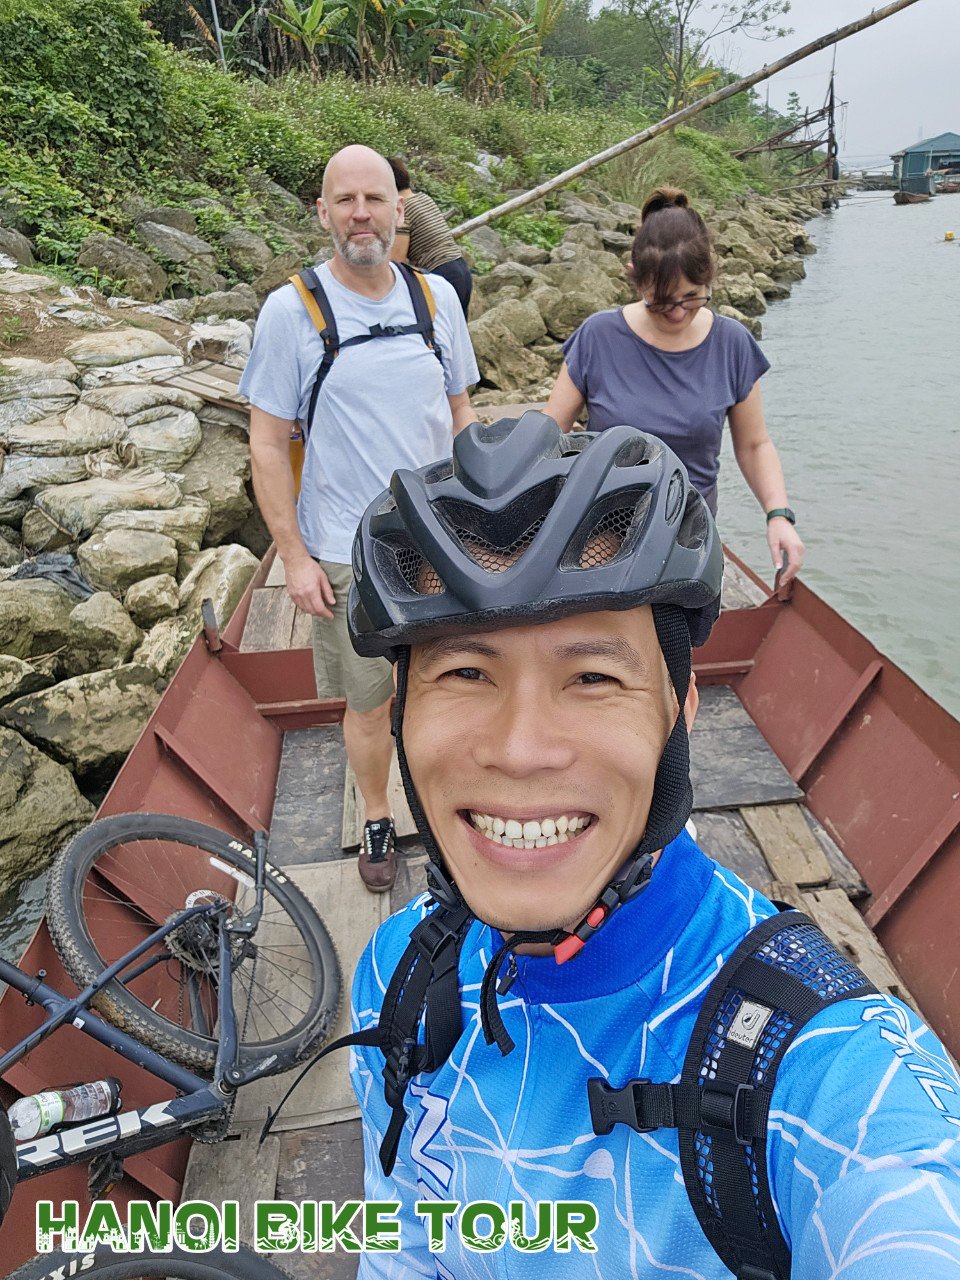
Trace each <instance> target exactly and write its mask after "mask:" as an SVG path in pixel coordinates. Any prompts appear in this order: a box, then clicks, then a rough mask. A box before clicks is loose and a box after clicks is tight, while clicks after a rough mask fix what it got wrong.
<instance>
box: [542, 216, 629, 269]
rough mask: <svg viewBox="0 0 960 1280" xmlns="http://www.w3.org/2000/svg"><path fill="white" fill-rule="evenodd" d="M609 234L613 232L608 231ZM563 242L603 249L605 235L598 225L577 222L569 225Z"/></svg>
mask: <svg viewBox="0 0 960 1280" xmlns="http://www.w3.org/2000/svg"><path fill="white" fill-rule="evenodd" d="M608 234H611V233H609V232H608ZM617 234H619V233H617ZM561 244H580V245H583V247H584V248H585V249H603V247H604V245H603V236H602V235H601V234H600V232H599V231H598V230H597V228H596V227H593V226H590V225H589V223H586V222H577V223H574V225H573V226H572V227H568V229H567V230H566V231H565V232H564V234H563V240H562V241H561ZM554 261H556V259H554Z"/></svg>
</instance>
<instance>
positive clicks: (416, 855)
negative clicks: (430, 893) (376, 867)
mask: <svg viewBox="0 0 960 1280" xmlns="http://www.w3.org/2000/svg"><path fill="white" fill-rule="evenodd" d="M426 891H427V855H426V853H424V851H423V845H421V844H420V843H419V842H418V843H417V844H410V845H407V846H406V848H405V850H404V852H403V854H402V856H401V857H399V858H398V859H397V878H396V880H395V881H394V884H393V888H392V889H391V890H390V910H391V911H392V912H395V911H399V910H400V909H401V907H405V906H406V905H407V903H408V902H411V901H412V900H413V899H414V898H417V897H419V896H420V894H421V893H426Z"/></svg>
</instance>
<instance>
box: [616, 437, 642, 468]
mask: <svg viewBox="0 0 960 1280" xmlns="http://www.w3.org/2000/svg"><path fill="white" fill-rule="evenodd" d="M647 445H648V441H646V440H630V441H628V442H627V443H626V444H625V445H621V447H620V448H619V449H618V450H617V456H616V457H615V458H614V460H613V465H614V466H615V467H639V466H642V465H643V464H644V463H646V462H649V461H650V457H651V451H650V450H649V449H648V448H647Z"/></svg>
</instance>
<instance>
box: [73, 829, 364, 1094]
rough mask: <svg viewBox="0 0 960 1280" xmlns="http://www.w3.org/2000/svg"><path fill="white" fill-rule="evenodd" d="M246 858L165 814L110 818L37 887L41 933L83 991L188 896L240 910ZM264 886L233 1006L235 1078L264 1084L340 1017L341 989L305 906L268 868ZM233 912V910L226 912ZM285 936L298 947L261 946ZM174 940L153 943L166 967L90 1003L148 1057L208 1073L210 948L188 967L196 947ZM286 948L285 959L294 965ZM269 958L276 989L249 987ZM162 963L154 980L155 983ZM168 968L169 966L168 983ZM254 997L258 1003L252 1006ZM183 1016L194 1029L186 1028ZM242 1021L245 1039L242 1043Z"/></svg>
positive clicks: (332, 957)
mask: <svg viewBox="0 0 960 1280" xmlns="http://www.w3.org/2000/svg"><path fill="white" fill-rule="evenodd" d="M121 850H122V853H121V852H120V851H121ZM118 854H119V856H118ZM254 856H255V855H254V853H253V850H252V849H251V848H250V846H249V845H246V844H244V843H243V842H241V841H239V840H235V839H234V838H233V837H232V836H229V835H227V834H226V833H224V832H222V831H218V830H216V828H214V827H208V826H205V825H204V824H203V823H200V822H193V821H191V820H189V819H187V818H179V817H174V816H171V815H168V814H151V813H128V814H118V815H116V816H114V817H109V818H102V819H100V820H99V821H97V822H94V823H92V824H91V825H90V826H89V827H87V828H85V829H84V830H83V831H81V832H80V833H79V834H78V835H77V836H75V837H74V838H73V840H71V841H70V843H69V844H68V845H67V846H66V848H65V849H64V850H63V851H62V852H61V854H60V855H59V856H58V858H57V860H56V862H55V863H54V865H53V867H52V869H51V873H50V880H49V883H48V887H47V925H48V928H49V930H50V935H51V937H52V939H53V942H54V946H55V947H56V949H57V953H58V954H59V956H60V959H61V960H62V961H63V964H64V967H65V968H66V970H67V972H68V973H69V974H70V976H71V978H73V980H74V982H76V983H78V984H79V985H80V986H81V987H83V986H85V985H86V984H87V983H89V982H91V981H93V980H94V979H95V978H97V977H98V976H99V975H100V974H101V973H102V972H103V970H104V968H105V967H106V966H107V965H108V964H110V963H111V962H112V961H114V960H117V959H119V958H120V956H121V955H123V954H124V953H125V952H126V951H128V950H129V949H130V948H131V946H132V945H133V944H134V943H135V942H136V941H137V940H140V939H142V938H145V937H146V936H147V934H148V933H149V932H151V931H152V930H153V929H155V928H156V927H157V925H158V924H160V923H162V922H163V920H164V919H168V918H170V915H171V914H172V913H173V912H174V911H180V910H182V909H183V907H184V905H185V903H186V902H187V901H188V899H189V895H190V894H191V893H200V894H216V895H217V896H218V897H220V898H230V897H231V894H232V895H233V896H234V897H235V898H237V899H241V901H242V898H241V895H243V894H249V886H252V884H253V880H252V874H251V873H252V872H253V870H254V865H255V864H254V862H253V859H254ZM154 860H157V863H158V865H154ZM161 873H162V874H161ZM265 880H266V886H265V893H264V914H263V918H262V921H261V926H260V930H259V931H258V935H255V936H254V939H253V946H252V950H253V954H252V955H251V956H250V957H248V958H244V959H243V960H242V963H241V965H240V967H239V968H238V969H236V970H235V971H234V1002H235V1006H236V1016H237V1030H238V1036H239V1037H240V1038H241V1042H242V1043H241V1049H240V1055H239V1064H240V1066H242V1067H250V1066H256V1067H257V1068H258V1070H259V1071H260V1072H261V1073H262V1074H265V1075H272V1074H274V1073H276V1072H279V1071H284V1070H287V1069H288V1068H289V1067H291V1066H294V1065H295V1064H296V1063H297V1062H300V1061H301V1060H302V1059H304V1058H306V1057H307V1056H309V1054H310V1053H311V1052H312V1051H313V1050H315V1049H316V1048H317V1047H318V1046H319V1045H320V1044H321V1043H322V1041H323V1040H324V1039H325V1038H326V1037H327V1036H328V1034H329V1031H330V1030H331V1029H332V1027H333V1025H334V1023H335V1022H336V1018H337V1014H338V1012H339V1009H340V999H341V987H342V984H341V978H340V966H339V963H338V961H337V954H336V950H335V948H334V945H333V941H332V939H331V937H330V935H329V933H328V932H327V929H326V927H325V925H324V923H323V921H322V920H321V919H320V916H319V915H318V914H317V912H316V911H315V910H314V908H313V906H312V905H311V904H310V903H309V902H308V901H307V899H306V898H305V897H304V896H303V894H302V893H301V892H300V890H299V889H297V887H296V886H295V885H294V884H292V883H291V881H290V880H289V878H288V877H287V875H286V873H285V872H284V871H283V870H282V869H280V868H276V867H274V866H273V865H272V864H270V863H268V865H267V875H266V877H265ZM244 886H247V887H244ZM117 903H120V904H122V911H121V913H120V914H121V916H122V921H121V924H122V928H123V929H124V930H129V931H132V933H133V937H132V939H131V934H130V932H124V933H123V934H122V936H121V935H119V934H118V933H117V929H118V925H117V923H116V921H117ZM234 908H235V910H241V909H242V908H236V903H234ZM290 927H292V928H294V929H295V930H296V933H297V936H296V937H293V935H288V934H283V935H282V940H283V942H284V946H283V947H281V946H280V945H278V944H277V943H276V942H274V943H273V944H268V943H266V942H264V941H263V936H264V934H265V933H266V935H267V937H269V936H270V932H269V931H270V930H271V929H272V930H274V932H276V930H278V929H280V928H290ZM179 933H180V931H178V932H177V933H176V934H173V935H171V936H170V937H169V938H167V939H165V940H164V946H165V947H166V948H167V953H168V954H167V959H166V960H163V958H162V957H163V955H164V954H165V953H164V952H161V951H159V950H158V951H157V960H156V962H155V965H154V969H153V970H151V971H150V972H149V973H148V974H145V975H143V976H142V977H139V978H136V977H134V978H132V979H128V981H129V986H125V985H124V984H123V983H122V982H120V981H118V980H116V979H115V980H114V981H112V982H111V983H109V984H108V985H107V986H106V987H105V988H104V989H103V991H101V992H100V993H99V994H98V995H97V996H96V997H95V999H94V1001H93V1007H94V1008H95V1009H96V1010H97V1011H98V1012H99V1013H101V1014H102V1015H103V1016H104V1017H105V1018H107V1019H108V1021H110V1022H112V1023H113V1024H114V1025H115V1026H117V1027H119V1028H120V1029H121V1030H123V1031H126V1032H127V1033H128V1034H130V1035H132V1036H134V1037H136V1038H137V1039H139V1040H142V1041H143V1042H144V1043H145V1044H148V1045H150V1046H151V1047H152V1048H154V1049H156V1050H157V1051H158V1052H159V1053H163V1054H165V1055H167V1056H168V1057H170V1058H172V1059H173V1060H174V1061H176V1062H179V1063H180V1064H182V1065H183V1066H186V1067H189V1068H190V1069H192V1070H195V1071H198V1072H201V1073H209V1072H211V1071H212V1070H213V1067H214V1062H215V1059H216V1052H217V1045H218V1041H217V1036H216V1030H215V1018H214V1012H215V1009H216V971H218V965H215V964H214V961H213V956H215V954H216V946H215V940H214V942H213V944H212V945H211V943H210V939H209V938H207V939H205V941H206V942H207V945H208V950H207V951H206V952H205V953H204V952H202V951H198V952H197V955H194V953H193V951H192V950H189V949H187V948H188V946H189V947H194V946H195V945H196V939H195V938H194V937H193V936H192V935H186V934H185V935H184V936H183V937H179V938H178V934H179ZM258 938H259V940H258ZM288 939H289V941H288ZM237 945H238V946H239V945H242V944H241V943H239V942H238V943H237ZM288 947H295V948H296V951H295V954H294V953H292V952H291V951H288V950H287V949H286V948H288ZM111 952H112V954H111ZM268 952H269V953H270V956H269V957H268V960H267V963H268V964H271V963H272V964H273V966H274V969H277V970H278V971H279V968H280V967H283V966H285V974H283V975H280V977H281V979H285V980H281V981H279V982H275V983H274V985H273V986H272V987H267V986H265V985H264V984H262V983H257V981H256V970H257V966H258V965H259V964H260V958H261V957H262V956H263V955H264V954H266V953H268ZM105 953H106V954H105ZM148 954H149V953H148ZM281 956H282V957H283V961H282V965H281V961H280V957H281ZM198 957H199V963H198ZM161 963H162V964H163V966H164V969H163V970H162V971H161V972H160V973H156V969H157V966H158V965H160V964H161ZM171 965H172V966H177V965H179V976H178V975H177V974H176V973H174V972H171V969H170V967H171ZM244 965H247V968H246V969H245V968H244ZM270 972H272V971H270ZM151 974H152V976H151ZM291 975H292V977H291ZM241 977H242V978H243V980H244V981H249V983H250V990H249V991H248V992H247V993H246V994H247V1003H246V1005H245V1006H244V1005H242V1002H241V1001H240V1000H239V999H238V983H240V981H241ZM301 983H303V984H304V985H301ZM255 986H257V987H259V988H262V990H263V992H264V993H265V995H266V997H267V999H264V997H263V996H260V998H259V999H255V998H254V987H255ZM158 990H159V992H160V994H159V996H158V995H157V992H158ZM185 991H186V992H187V993H188V994H187V996H185ZM137 993H139V994H137ZM298 993H299V994H298ZM301 1002H302V1003H303V1004H304V1005H305V1007H304V1009H303V1010H302V1012H301V1011H299V1010H297V1017H296V1021H295V1022H294V1021H293V1020H292V1019H293V1015H292V1014H288V1009H287V1007H289V1008H290V1009H295V1008H296V1005H297V1004H299V1003H301ZM185 1012H189V1014H190V1021H191V1022H192V1023H193V1024H194V1025H192V1026H187V1025H186V1024H185V1016H184V1015H185ZM174 1014H175V1015H176V1016H173V1015H174ZM285 1017H290V1019H291V1025H290V1027H289V1028H286V1029H279V1030H278V1028H277V1027H276V1022H275V1020H282V1019H284V1018H285ZM251 1021H252V1022H253V1035H249V1034H248V1033H249V1031H250V1028H249V1023H250V1022H251ZM258 1022H259V1026H260V1028H261V1029H262V1026H263V1024H264V1023H266V1024H267V1031H268V1034H267V1035H266V1036H265V1037H263V1036H262V1035H260V1034H259V1033H258ZM198 1028H199V1029H198Z"/></svg>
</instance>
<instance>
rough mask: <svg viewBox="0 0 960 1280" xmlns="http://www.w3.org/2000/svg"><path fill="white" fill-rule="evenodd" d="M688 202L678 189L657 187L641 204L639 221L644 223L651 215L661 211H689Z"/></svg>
mask: <svg viewBox="0 0 960 1280" xmlns="http://www.w3.org/2000/svg"><path fill="white" fill-rule="evenodd" d="M689 208H690V200H689V198H688V196H687V193H686V192H685V191H681V190H680V189H679V188H678V187H657V189H656V191H651V192H650V194H649V195H648V196H647V198H646V200H645V201H644V203H643V210H642V212H641V214H640V221H641V222H645V221H646V220H647V218H649V217H650V215H651V214H653V213H659V212H660V210H661V209H689Z"/></svg>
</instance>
